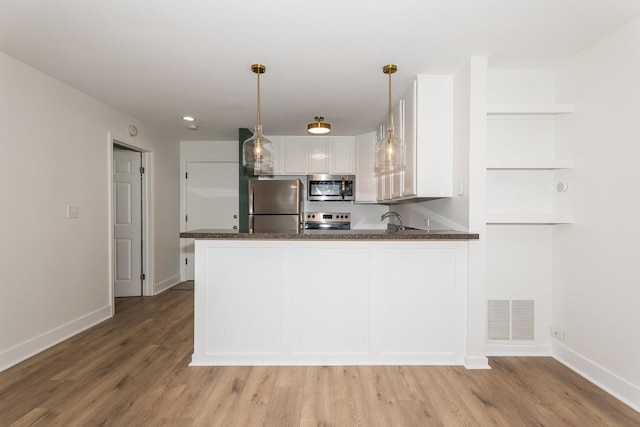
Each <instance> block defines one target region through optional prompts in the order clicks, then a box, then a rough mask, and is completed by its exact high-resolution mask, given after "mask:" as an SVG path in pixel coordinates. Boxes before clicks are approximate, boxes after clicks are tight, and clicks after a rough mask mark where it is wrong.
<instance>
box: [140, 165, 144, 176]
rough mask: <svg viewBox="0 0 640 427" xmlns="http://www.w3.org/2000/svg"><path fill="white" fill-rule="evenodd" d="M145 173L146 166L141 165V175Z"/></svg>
mask: <svg viewBox="0 0 640 427" xmlns="http://www.w3.org/2000/svg"><path fill="white" fill-rule="evenodd" d="M143 173H144V166H140V175H142V174H143Z"/></svg>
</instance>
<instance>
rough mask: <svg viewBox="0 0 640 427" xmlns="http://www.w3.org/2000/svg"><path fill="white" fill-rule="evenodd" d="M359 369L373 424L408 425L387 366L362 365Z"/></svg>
mask: <svg viewBox="0 0 640 427" xmlns="http://www.w3.org/2000/svg"><path fill="white" fill-rule="evenodd" d="M358 369H359V371H360V381H361V383H362V391H363V393H364V399H365V401H366V404H367V409H368V411H369V414H370V417H371V421H372V422H373V424H374V425H380V426H404V425H406V421H405V419H404V417H403V415H402V412H401V410H400V406H399V405H398V401H397V399H396V396H395V394H394V392H393V389H392V387H391V384H390V381H389V377H388V375H387V371H386V370H385V367H384V366H360V367H359V368H358Z"/></svg>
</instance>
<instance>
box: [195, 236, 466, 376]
mask: <svg viewBox="0 0 640 427" xmlns="http://www.w3.org/2000/svg"><path fill="white" fill-rule="evenodd" d="M328 258H332V259H339V260H341V261H342V262H340V263H337V264H336V265H334V266H332V273H331V274H330V275H326V274H325V275H321V274H320V275H319V274H310V271H314V270H315V269H317V266H318V260H326V259H328ZM467 258H468V243H467V242H466V241H435V240H424V241H385V242H381V241H357V240H352V241H345V240H340V241H302V240H287V239H283V240H268V241H265V240H255V239H233V238H231V239H228V240H219V239H202V240H196V279H195V283H196V298H195V302H194V304H195V313H196V314H195V318H194V321H195V328H194V353H193V357H192V360H191V365H193V366H199V365H276V366H287V365H345V364H348V365H383V364H385V365H401V364H407V365H442V364H446V365H462V364H464V363H465V360H468V359H469V357H468V356H469V355H468V354H466V346H465V336H466V333H467V314H466V311H465V307H466V300H467ZM246 260H252V261H251V263H252V268H250V269H247V261H246ZM399 265H402V267H401V268H398V266H399ZM256 271H260V272H261V274H260V280H256V275H255V272H256ZM425 272H428V274H425ZM465 356H466V357H467V359H465Z"/></svg>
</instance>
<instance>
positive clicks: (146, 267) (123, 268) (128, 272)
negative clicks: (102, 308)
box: [110, 139, 153, 312]
mask: <svg viewBox="0 0 640 427" xmlns="http://www.w3.org/2000/svg"><path fill="white" fill-rule="evenodd" d="M149 154H150V153H148V152H145V151H144V150H142V149H139V148H137V147H135V146H132V145H130V144H127V143H124V142H122V141H120V140H116V139H111V192H110V193H111V200H110V206H111V207H112V208H111V227H110V234H111V239H110V241H111V242H112V243H111V245H112V249H111V275H112V280H111V296H112V298H111V299H112V301H114V303H113V305H112V307H113V308H112V311H113V312H115V298H120V297H134V296H135V297H140V296H145V295H153V289H152V286H151V285H150V284H151V283H153V281H152V278H151V275H150V274H149V273H148V272H149V271H151V268H152V266H151V263H150V258H149V254H150V253H151V251H150V237H151V234H150V222H149V220H148V219H149V218H150V207H151V203H150V201H149V198H148V195H149V194H150V191H149V180H148V178H147V177H148V172H149V171H148V161H149Z"/></svg>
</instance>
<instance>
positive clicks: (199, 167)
mask: <svg viewBox="0 0 640 427" xmlns="http://www.w3.org/2000/svg"><path fill="white" fill-rule="evenodd" d="M186 173H187V174H186V185H185V205H186V206H185V220H186V229H187V230H198V229H202V228H209V229H212V228H213V229H224V230H229V229H237V228H238V210H239V206H238V203H239V198H238V163H220V162H187V164H186ZM184 243H185V246H184V248H185V253H186V257H185V280H193V274H194V270H193V264H194V256H193V249H194V248H193V246H194V245H193V239H189V240H186V241H185V242H184Z"/></svg>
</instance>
